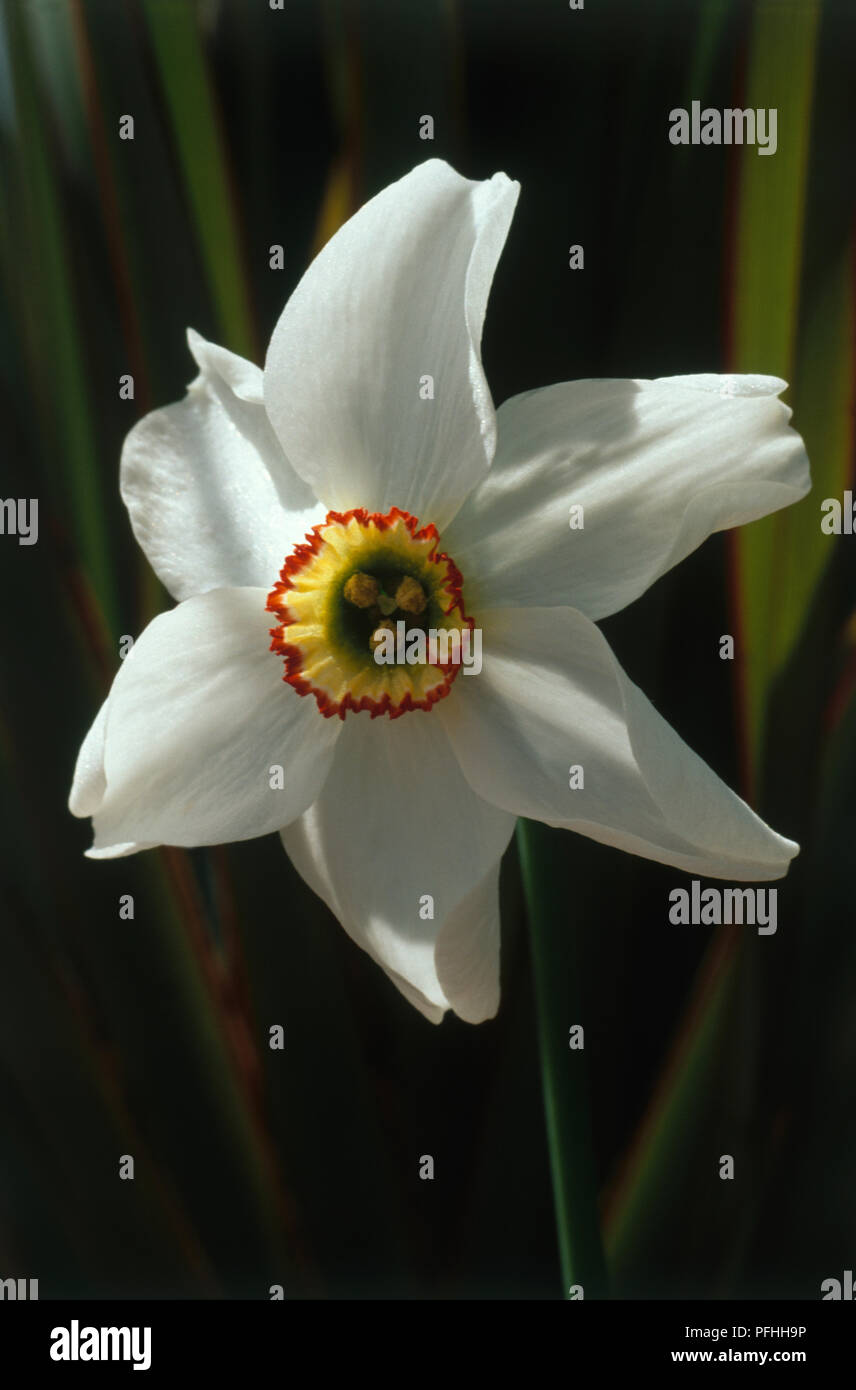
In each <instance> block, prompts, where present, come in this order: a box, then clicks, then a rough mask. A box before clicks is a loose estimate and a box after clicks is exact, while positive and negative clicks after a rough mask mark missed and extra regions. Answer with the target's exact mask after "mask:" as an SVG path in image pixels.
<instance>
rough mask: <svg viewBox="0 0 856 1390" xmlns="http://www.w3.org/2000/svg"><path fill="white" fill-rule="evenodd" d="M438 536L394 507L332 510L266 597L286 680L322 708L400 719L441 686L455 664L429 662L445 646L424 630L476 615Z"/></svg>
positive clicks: (459, 625) (445, 687) (453, 627)
mask: <svg viewBox="0 0 856 1390" xmlns="http://www.w3.org/2000/svg"><path fill="white" fill-rule="evenodd" d="M439 542H440V537H439V535H438V533H437V529H436V527H434V526H430V525H429V526H422V527H420V525H419V522H418V520H417V519H416V517H415V516H411V515H410V513H409V512H405V511H401V510H400V509H399V508H398V507H393V508H391V510H390V511H388V512H385V513H380V512H367V511H364V510H363V509H362V508H356V509H354V510H353V511H349V512H329V513H328V514H327V519H326V521H324V522H322V523H321V524H320V525H318V526H313V528H312V531H311V532H310V533H309V534H308V535H307V537H306V542H305V543H301V544H300V545H297V546H295V549H294V552H293V553H292V554H291V555H289V556H288V558H287V559H286V561H285V564H284V565H283V568H282V570H281V572H280V579H279V583H277V584H275V585H274V587H273V589H272V591H271V593H270V594H269V595H268V601H267V607H268V611H269V612H271V613H273V614H275V615H276V621H277V623H278V626H277V627H275V628H272V629H271V637H272V639H273V640H272V642H271V651H275V652H279V654H280V655H281V656H282V657H283V658H284V659H285V676H284V679H285V680H286V681H287V682H288V684H289V685H290V686H292V688H293V689H294V690H296V691H297V693H298V695H312V696H314V698H315V700H316V702H317V704H318V708H319V710H320V711H321V713H322V714H323V715H325V716H326V717H328V718H329V717H330V716H331V715H334V714H335V715H338V716H339V718H340V719H344V718H345V715H346V714H347V713H349V712H359V711H361V710H367V711H368V712H369V713H370V714H371V717H372V718H373V719H374V718H376V717H377V716H378V715H381V714H386V715H388V716H389V718H390V719H397V718H398V717H399V716H400V715H402V714H407V713H410V712H411V711H413V710H425V711H427V710H430V709H431V708H432V707H433V706H434V704H436V702H437V701H438V700H442V699H443V698H444V697H445V696H446V695H448V693H449V690H450V689H451V686H452V683H453V681H454V680H455V678H456V677H457V675H458V673H459V671H460V663H457V662H455V661H447V660H446V658H445V657H442V656H441V660H442V664H436V663H437V660H438V654H440V652H441V651H442V652H446V653H448V651H449V650H451V649H452V647H451V646H450V645H449V644H448V643H447V642H446V641H445V640H444V645H443V647H442V649H438V648H435V647H433V646H432V645H431V644H430V642H429V641H428V640H427V639H428V636H429V634H431V633H433V632H437V631H442V632H443V633H444V634H446V633H449V632H450V631H451V632H452V633H454V634H455V635H456V638H457V634H460V633H463V631H464V630H465V629H470V630H472V628H473V619H472V618H470V617H468V616H467V614H466V612H465V610H464V602H463V596H462V593H461V585H462V579H461V574H460V571H459V570H458V569H457V567H456V565H455V564H454V563H453V561H452V560H451V559H450V558H449V556H448V555H445V554H443V553H442V552H441V551H440V549H439ZM414 632H415V635H414ZM390 636H392V637H393V638H394V639H395V640H394V642H390V640H389V638H390ZM390 651H393V652H394V655H393V656H392V658H390V656H389V655H388V653H389V652H390ZM420 652H421V653H422V655H421V656H420V655H414V653H420ZM381 657H382V659H380V660H379V659H377V658H381ZM432 661H433V662H434V663H435V664H431V663H432Z"/></svg>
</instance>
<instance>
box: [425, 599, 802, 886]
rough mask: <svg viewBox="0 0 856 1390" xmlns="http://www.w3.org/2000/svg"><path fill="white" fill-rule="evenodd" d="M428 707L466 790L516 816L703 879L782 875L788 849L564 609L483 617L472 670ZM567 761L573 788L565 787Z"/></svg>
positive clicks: (596, 636)
mask: <svg viewBox="0 0 856 1390" xmlns="http://www.w3.org/2000/svg"><path fill="white" fill-rule="evenodd" d="M459 685H460V686H462V689H461V690H458V689H457V687H458V686H459ZM456 697H457V698H456ZM437 713H438V714H439V716H440V719H441V721H442V723H443V724H444V725H445V728H446V730H447V732H448V734H449V737H450V739H451V740H452V744H453V746H454V749H455V752H456V753H457V756H458V759H459V761H460V764H461V767H462V768H463V769H464V772H465V773H466V776H467V779H468V781H469V782H470V784H471V786H473V787H474V788H475V790H476V791H477V792H478V793H479V795H480V796H483V797H485V798H486V799H487V800H489V801H492V802H493V803H494V804H495V805H497V806H502V807H504V808H505V809H506V810H508V811H513V812H515V813H516V814H518V815H521V816H529V817H530V818H532V819H533V820H541V821H546V822H547V824H549V825H557V826H565V827H567V828H568V829H571V830H578V831H580V833H582V834H583V835H589V836H591V838H592V839H594V840H599V841H601V842H602V843H603V844H608V845H615V846H616V847H617V848H619V849H624V850H627V851H629V852H630V853H631V854H640V855H644V856H645V857H646V858H648V859H655V860H657V861H658V862H659V863H662V864H673V865H675V866H676V867H677V868H680V869H685V870H686V871H687V872H688V873H694V874H704V875H707V876H709V877H712V878H733V879H770V878H780V877H781V876H782V875H783V874H784V873H786V871H787V867H788V861H789V860H790V859H791V858H792V857H793V856H794V854H796V853H797V848H798V847H797V846H796V845H795V844H793V843H792V841H790V840H785V839H783V838H782V837H781V836H780V835H777V834H776V833H775V832H774V831H772V830H771V829H770V828H769V826H767V825H765V824H764V822H763V821H762V820H760V819H759V817H758V816H756V815H755V813H754V811H752V810H750V808H749V807H748V806H747V805H746V803H745V802H743V801H741V800H740V798H739V797H738V796H735V794H734V793H733V792H732V791H730V790H729V789H728V787H727V786H726V785H725V783H724V782H721V781H720V779H719V778H718V777H717V776H716V774H715V773H714V772H712V771H711V769H710V768H709V767H708V766H707V764H706V763H704V762H703V761H702V760H701V758H699V757H698V756H697V755H696V754H695V753H693V752H692V750H691V749H690V748H688V747H687V745H686V744H685V743H683V742H682V740H681V739H680V738H679V737H678V735H677V734H676V733H675V731H674V730H673V729H672V728H671V727H670V725H669V724H667V723H666V721H665V720H664V719H662V718H661V717H660V715H659V714H658V713H657V711H656V710H655V709H654V707H653V706H652V705H651V703H650V702H649V701H648V700H647V699H646V697H645V696H644V695H643V694H642V692H641V690H639V689H638V687H637V686H635V685H633V683H632V682H631V681H629V680H628V678H627V676H626V675H625V674H624V672H623V671H622V670H621V668H620V666H619V665H618V662H617V661H616V659H615V657H614V656H613V654H612V652H611V651H610V648H609V645H608V643H607V642H606V639H605V638H604V637H603V636H602V634H601V633H600V632H599V630H598V629H597V628H596V627H595V626H594V624H593V623H592V622H590V621H589V620H588V619H587V618H586V617H584V616H583V614H581V613H577V612H574V611H573V610H571V609H559V608H556V609H536V608H527V609H505V610H497V611H495V612H492V613H490V614H489V616H488V619H487V622H486V629H485V633H484V665H483V669H482V671H481V673H480V674H479V675H478V676H473V677H471V678H469V680H468V679H467V678H466V677H465V676H459V678H458V681H457V682H456V686H455V689H453V691H452V694H451V695H450V696H449V698H448V699H447V700H445V701H443V703H442V704H441V705H439V706H438V707H437ZM576 765H579V766H581V767H582V768H583V776H584V786H583V787H582V788H580V789H577V790H572V789H571V787H570V785H569V783H570V780H571V779H570V775H569V773H570V769H571V767H572V766H576Z"/></svg>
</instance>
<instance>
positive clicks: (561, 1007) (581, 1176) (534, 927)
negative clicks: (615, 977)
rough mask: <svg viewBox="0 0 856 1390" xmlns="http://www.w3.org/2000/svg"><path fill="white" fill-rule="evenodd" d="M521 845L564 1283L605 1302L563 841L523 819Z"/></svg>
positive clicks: (519, 831) (555, 833)
mask: <svg viewBox="0 0 856 1390" xmlns="http://www.w3.org/2000/svg"><path fill="white" fill-rule="evenodd" d="M517 846H518V852H519V854H520V864H521V869H522V873H523V887H524V892H525V895H526V905H527V914H528V918H529V932H530V940H531V944H532V969H533V976H534V982H535V1004H536V1011H537V1014H538V1040H539V1048H540V1053H541V1077H542V1083H543V1088H544V1112H545V1118H546V1126H547V1145H548V1149H549V1154H550V1170H551V1174H552V1179H553V1198H554V1202H555V1208H556V1226H557V1235H558V1243H559V1258H560V1261H561V1269H562V1283H563V1286H564V1290H565V1295H566V1296H567V1295H568V1291H569V1289H570V1288H571V1287H572V1286H573V1285H577V1286H581V1287H582V1290H583V1294H584V1297H585V1298H606V1297H607V1296H608V1277H607V1270H606V1260H605V1258H604V1253H603V1243H602V1240H601V1231H600V1220H599V1216H598V1207H597V1178H596V1171H595V1163H594V1154H593V1149H592V1132H591V1119H590V1113H589V1095H588V1078H587V1071H586V1064H585V1051H584V1049H583V1048H579V1049H574V1048H572V1047H571V1046H570V1030H571V1029H572V1028H574V1027H575V1026H576V1025H583V1024H584V1019H583V1016H582V1010H581V1004H580V995H579V987H578V979H579V976H578V972H577V969H576V962H575V959H574V949H573V941H572V937H571V932H570V931H569V930H568V927H567V924H566V923H565V922H564V921H562V920H560V918H561V917H564V913H560V911H558V910H557V909H559V907H560V904H561V902H562V896H563V889H564V886H565V885H564V881H563V875H562V866H563V863H564V847H563V837H562V836H561V834H560V832H558V831H551V830H549V829H548V828H547V827H546V826H542V825H538V824H535V823H533V822H531V821H524V820H521V821H519V822H518V826H517ZM577 1296H579V1295H577Z"/></svg>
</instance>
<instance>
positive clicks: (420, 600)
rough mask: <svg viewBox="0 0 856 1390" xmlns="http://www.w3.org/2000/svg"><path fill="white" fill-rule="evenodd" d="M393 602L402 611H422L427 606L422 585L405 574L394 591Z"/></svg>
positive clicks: (416, 612) (417, 612)
mask: <svg viewBox="0 0 856 1390" xmlns="http://www.w3.org/2000/svg"><path fill="white" fill-rule="evenodd" d="M395 602H396V604H397V606H398V607H399V608H400V609H401V611H402V612H403V613H415V614H419V613H424V612H425V609H426V608H427V606H428V599H427V598H426V597H425V590H424V589H423V588H422V585H421V584H420V583H419V582H418V581H417V580H416V579H412V578H411V577H410V575H409V574H408V575H405V577H404V579H402V581H401V583H400V584H399V586H398V588H397V589H396V591H395Z"/></svg>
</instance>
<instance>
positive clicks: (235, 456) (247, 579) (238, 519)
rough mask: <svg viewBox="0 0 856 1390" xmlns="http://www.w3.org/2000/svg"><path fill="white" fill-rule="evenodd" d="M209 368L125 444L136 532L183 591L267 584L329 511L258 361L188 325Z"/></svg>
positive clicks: (124, 469) (124, 483)
mask: <svg viewBox="0 0 856 1390" xmlns="http://www.w3.org/2000/svg"><path fill="white" fill-rule="evenodd" d="M187 336H188V343H189V345H190V349H191V352H192V353H193V355H194V357H195V359H196V361H197V364H198V366H199V369H200V370H199V375H198V376H197V377H196V379H195V380H194V381H193V382H192V383H191V385H190V386H189V387H188V390H187V395H186V396H185V398H184V400H183V401H180V402H178V404H176V405H168V406H165V407H163V408H162V409H160V410H153V411H152V412H151V413H150V414H148V415H146V416H144V418H143V419H142V420H140V421H139V423H138V424H136V425H135V426H134V428H133V429H132V430H131V432H130V434H129V435H128V437H127V439H126V440H125V444H124V447H123V449H122V465H121V477H120V486H121V492H122V497H123V499H124V502H125V505H126V506H127V508H128V511H129V513H130V516H131V525H132V527H133V530H134V535H135V536H136V538H137V540H138V541H139V543H140V545H141V546H142V548H143V550H144V551H145V553H146V556H147V557H148V560H149V562H150V564H151V566H152V568H153V569H154V570H155V572H156V573H157V575H158V576H159V578H160V579H161V580H162V581H163V583H164V584H165V585H166V587H167V588H168V589H169V591H170V593H171V594H172V595H173V596H174V597H175V598H177V599H183V598H189V597H191V595H193V594H201V593H205V592H206V591H207V590H209V589H218V588H226V587H236V588H237V587H243V586H255V585H261V586H267V588H268V589H271V588H272V587H273V585H274V583H275V582H276V579H277V577H278V575H279V571H280V570H281V568H282V563H283V560H284V559H285V557H286V555H289V554H290V553H291V551H292V550H293V549H294V546H295V545H296V544H297V543H299V542H300V541H302V540H303V536H304V534H305V532H306V530H307V529H308V527H309V526H311V525H314V524H315V522H317V521H322V520H323V519H324V516H325V515H326V512H325V509H324V508H323V507H320V506H319V504H318V502H317V501H316V499H315V497H314V495H313V494H312V491H311V489H310V488H309V487H307V485H306V483H304V482H303V480H302V479H301V478H299V477H298V476H297V474H296V473H295V472H294V469H293V468H292V467H291V465H290V464H289V463H288V461H287V459H286V458H285V455H284V454H283V452H282V449H281V448H280V445H279V443H278V441H277V439H276V436H275V435H274V433H273V430H272V429H271V427H270V423H269V421H268V418H267V415H266V413H265V408H264V404H263V402H262V374H261V371H260V369H259V368H258V367H256V366H254V365H253V364H252V363H251V362H245V361H244V359H243V358H241V357H236V356H235V355H234V353H231V352H227V351H226V349H225V348H220V347H215V346H214V345H213V344H211V343H206V342H205V340H204V338H200V336H199V334H198V333H194V332H192V331H190V332H188V335H187Z"/></svg>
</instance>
